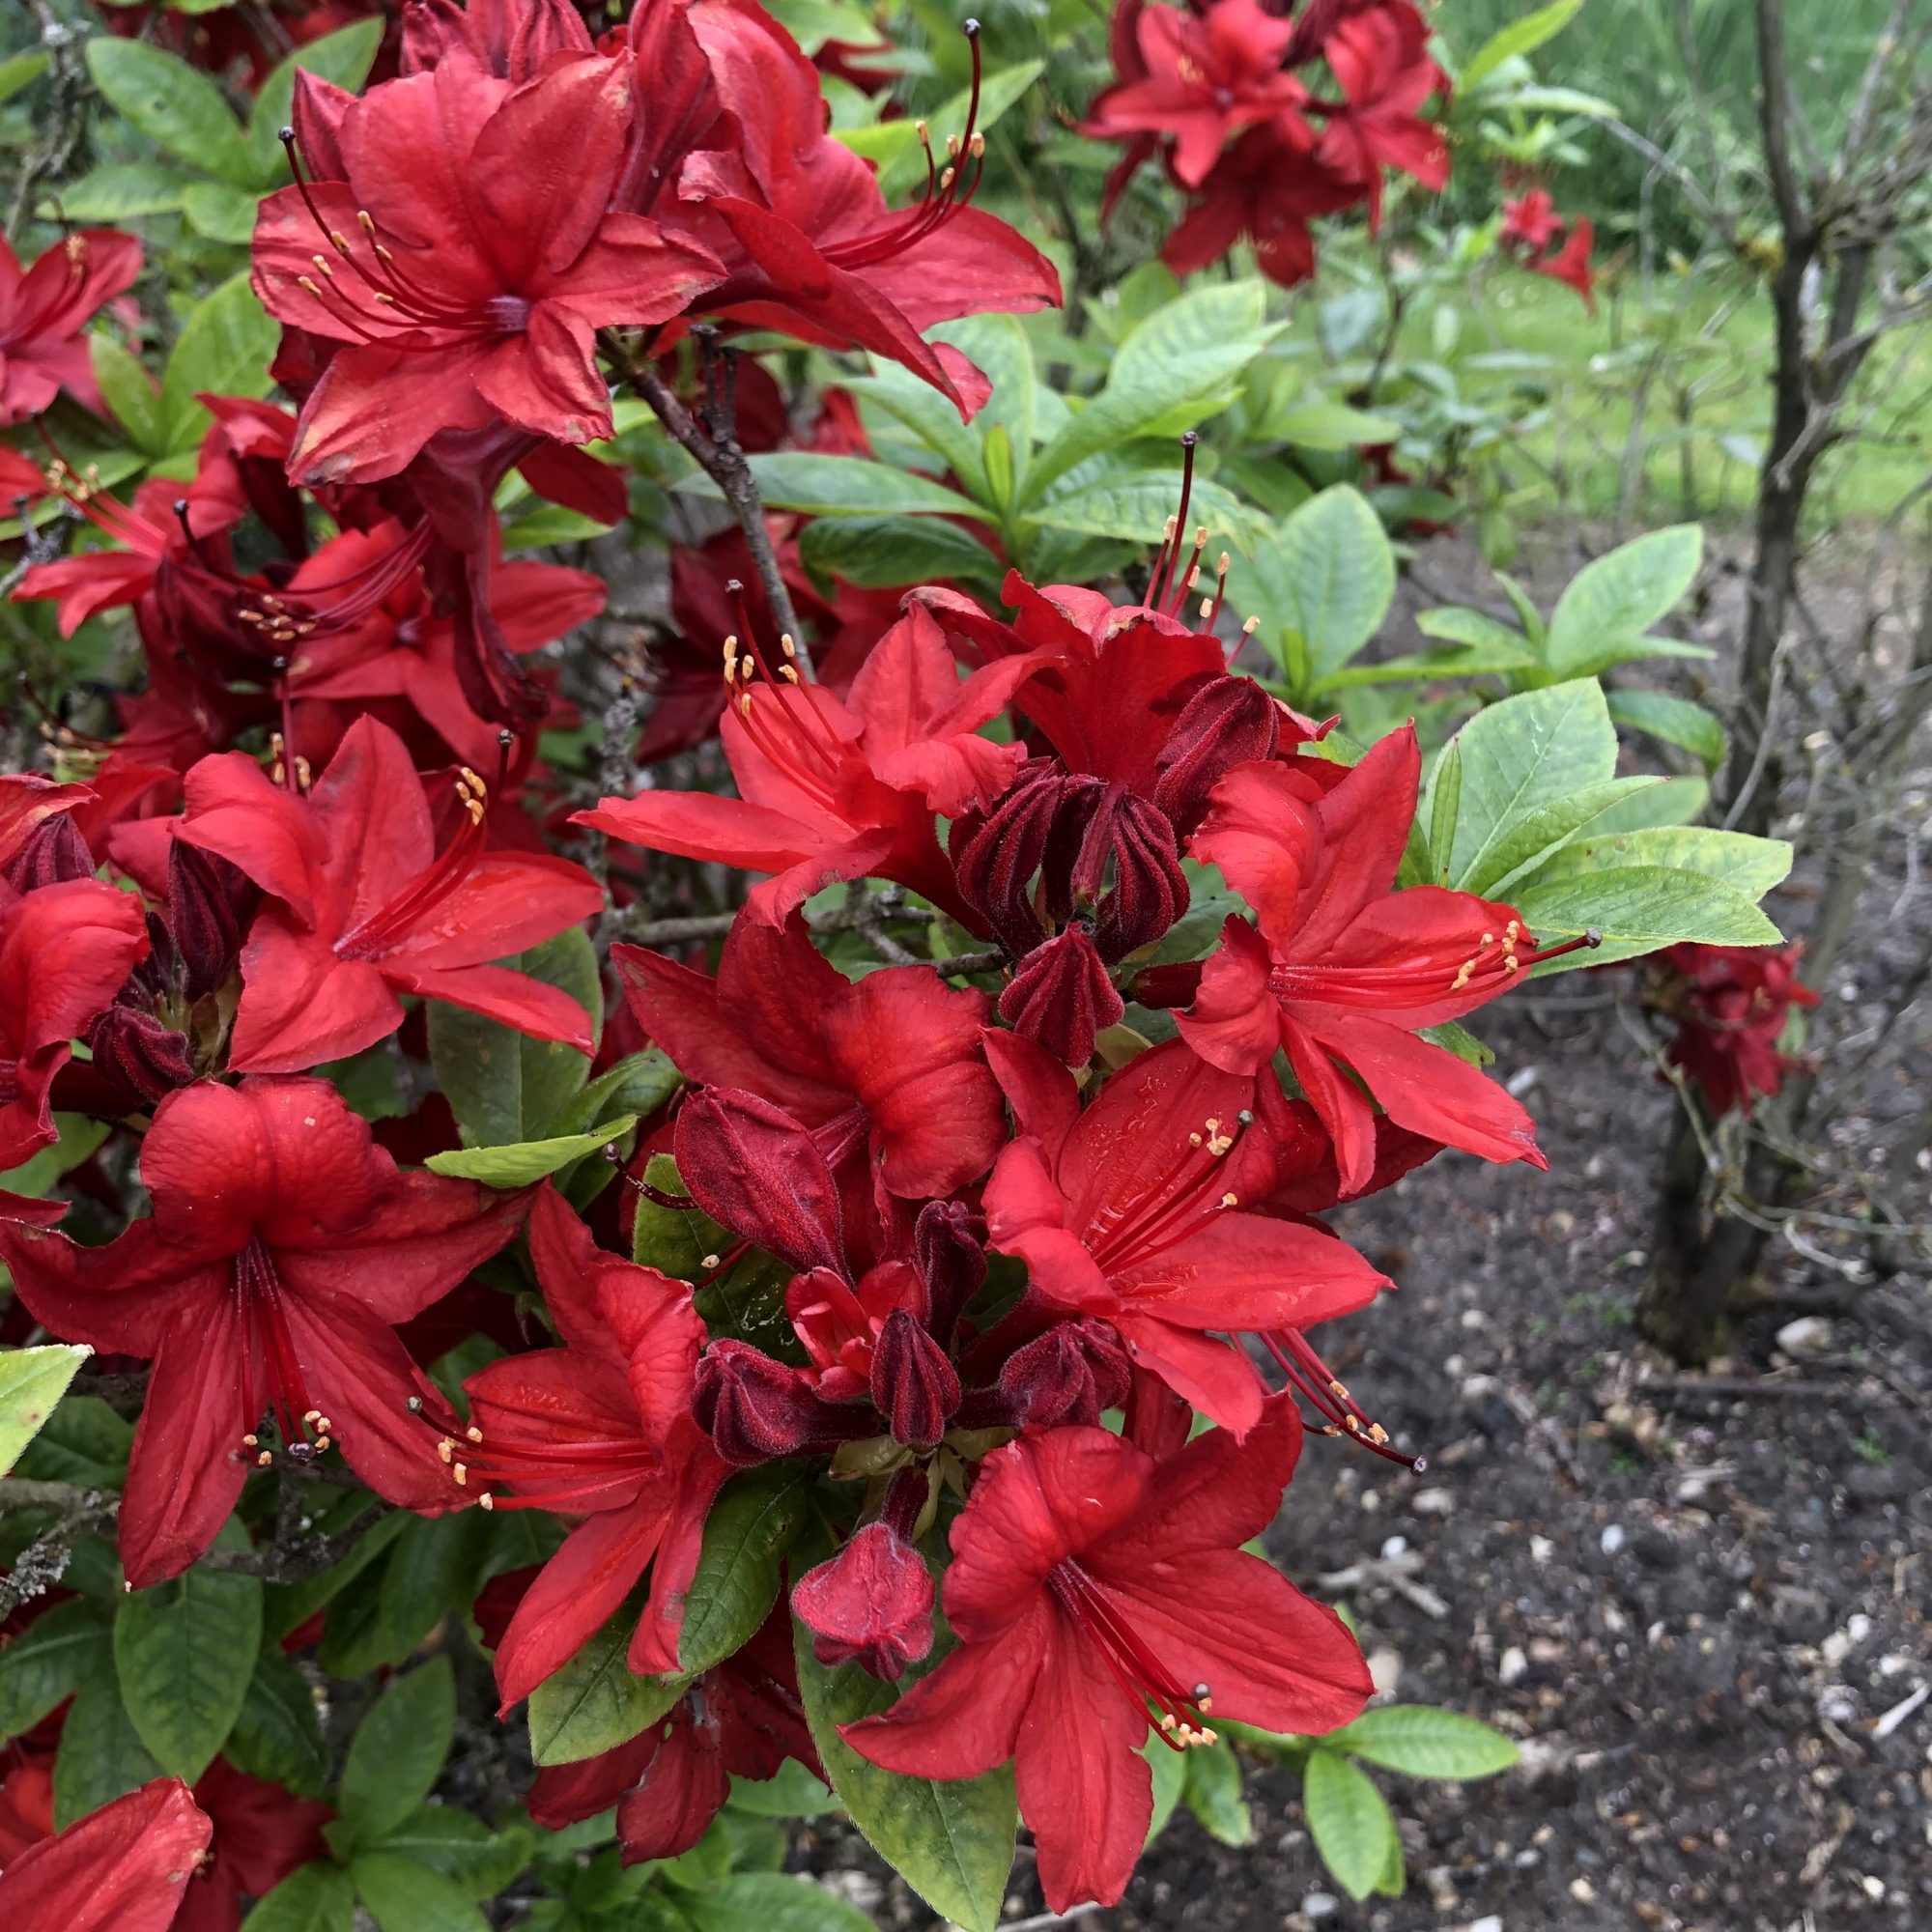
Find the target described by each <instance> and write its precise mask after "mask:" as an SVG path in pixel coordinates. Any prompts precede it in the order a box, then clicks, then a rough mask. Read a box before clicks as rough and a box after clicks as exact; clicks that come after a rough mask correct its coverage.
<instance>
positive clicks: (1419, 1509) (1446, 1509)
mask: <svg viewBox="0 0 1932 1932" xmlns="http://www.w3.org/2000/svg"><path fill="white" fill-rule="evenodd" d="M1408 1506H1409V1508H1410V1509H1412V1510H1413V1511H1414V1512H1415V1513H1416V1515H1417V1516H1447V1515H1448V1514H1449V1513H1450V1511H1452V1510H1453V1509H1454V1508H1455V1507H1456V1496H1455V1492H1453V1491H1450V1490H1418V1491H1416V1492H1415V1493H1414V1495H1412V1496H1410V1497H1409V1499H1408Z"/></svg>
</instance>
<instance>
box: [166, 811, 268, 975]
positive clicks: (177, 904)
mask: <svg viewBox="0 0 1932 1932" xmlns="http://www.w3.org/2000/svg"><path fill="white" fill-rule="evenodd" d="M248 891H249V886H248V881H247V880H246V879H245V878H244V877H243V876H242V875H241V871H240V869H239V868H238V867H235V866H232V865H230V864H229V862H228V861H227V860H226V859H223V858H220V857H218V856H216V854H214V853H213V852H204V851H202V850H201V849H200V848H199V847H198V846H194V845H190V844H188V843H187V842H186V841H185V839H181V838H177V839H175V840H174V841H173V843H172V844H170V845H169V847H168V932H169V934H170V936H171V937H172V938H173V940H174V945H175V956H176V957H177V958H178V959H179V960H180V962H181V975H182V992H183V994H184V995H185V997H186V998H187V999H189V1000H199V999H201V998H202V997H203V996H204V995H206V994H209V993H212V992H213V991H215V989H216V988H217V987H219V986H223V985H225V984H226V983H227V981H228V977H229V975H230V974H231V973H233V972H234V970H235V963H236V961H237V960H238V959H239V958H240V957H241V928H242V925H243V923H244V922H243V920H242V918H241V907H242V905H243V903H244V902H245V899H246V895H247V894H248Z"/></svg>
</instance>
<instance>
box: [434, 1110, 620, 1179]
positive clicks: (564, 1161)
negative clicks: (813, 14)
mask: <svg viewBox="0 0 1932 1932" xmlns="http://www.w3.org/2000/svg"><path fill="white" fill-rule="evenodd" d="M637 1124H638V1117H637V1115H635V1114H624V1115H621V1116H620V1117H619V1118H618V1119H616V1120H614V1121H607V1122H605V1123H604V1125H603V1126H601V1127H597V1128H594V1129H593V1130H592V1131H591V1132H589V1133H587V1134H564V1135H562V1136H561V1137H560V1138H558V1139H556V1140H548V1141H517V1142H515V1143H513V1144H512V1145H511V1146H509V1147H486V1148H461V1149H454V1150H452V1151H449V1152H447V1153H433V1154H431V1155H430V1157H429V1158H428V1160H426V1161H425V1162H424V1163H423V1165H424V1166H425V1167H427V1168H428V1169H429V1170H430V1172H431V1173H432V1174H448V1175H453V1176H455V1178H456V1179H459V1180H480V1181H482V1182H483V1183H484V1184H485V1185H486V1186H489V1187H528V1186H530V1185H531V1184H532V1183H533V1182H535V1181H539V1180H541V1179H543V1178H544V1176H545V1175H547V1174H554V1173H555V1172H556V1171H557V1169H558V1168H560V1167H568V1166H569V1165H570V1163H571V1162H572V1161H574V1160H578V1159H581V1158H582V1156H583V1155H584V1154H586V1153H595V1152H596V1151H598V1149H599V1148H604V1147H609V1146H610V1144H611V1142H612V1141H614V1140H617V1139H620V1138H621V1137H622V1136H623V1135H625V1134H627V1133H629V1132H630V1131H631V1129H632V1128H633V1127H635V1126H636V1125H637Z"/></svg>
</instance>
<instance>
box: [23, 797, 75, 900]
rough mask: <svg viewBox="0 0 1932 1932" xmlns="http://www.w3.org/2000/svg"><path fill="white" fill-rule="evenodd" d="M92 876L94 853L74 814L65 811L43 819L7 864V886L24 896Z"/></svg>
mask: <svg viewBox="0 0 1932 1932" xmlns="http://www.w3.org/2000/svg"><path fill="white" fill-rule="evenodd" d="M93 876H94V854H93V853H92V852H90V851H89V850H88V849H87V840H86V839H85V838H82V837H81V836H80V827H79V826H77V825H76V824H75V823H74V822H73V817H72V815H71V813H69V812H65V811H50V812H48V813H47V815H46V816H45V817H44V818H43V819H40V820H39V821H38V822H37V823H36V824H35V826H34V828H33V830H32V831H30V832H29V833H28V834H27V836H26V838H24V839H23V840H22V841H21V844H20V849H19V850H18V851H17V852H15V853H14V856H13V858H12V859H11V860H10V861H9V862H8V865H7V883H8V884H9V885H11V886H12V887H13V888H14V891H15V892H21V893H31V892H34V891H36V890H37V889H38V888H39V887H41V886H57V885H60V884H63V883H64V882H65V881H67V880H69V879H91V878H93Z"/></svg>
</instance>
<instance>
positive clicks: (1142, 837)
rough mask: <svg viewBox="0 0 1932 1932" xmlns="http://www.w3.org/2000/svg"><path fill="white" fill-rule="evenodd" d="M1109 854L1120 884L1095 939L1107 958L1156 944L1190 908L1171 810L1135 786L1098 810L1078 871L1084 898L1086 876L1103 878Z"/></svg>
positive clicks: (1102, 906) (1099, 910)
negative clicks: (1153, 803)
mask: <svg viewBox="0 0 1932 1932" xmlns="http://www.w3.org/2000/svg"><path fill="white" fill-rule="evenodd" d="M1109 858H1111V859H1112V861H1113V867H1114V884H1113V888H1112V890H1111V891H1109V892H1108V893H1107V894H1106V895H1105V896H1104V897H1102V898H1101V899H1100V901H1099V903H1098V905H1097V907H1096V908H1095V915H1096V916H1095V919H1094V946H1095V947H1096V948H1098V950H1099V953H1100V956H1101V958H1103V959H1107V960H1119V959H1124V958H1125V957H1126V956H1127V954H1128V953H1129V952H1138V951H1139V950H1140V949H1141V948H1142V947H1143V946H1151V945H1152V944H1153V942H1154V941H1155V940H1156V939H1158V938H1159V937H1160V936H1161V934H1162V933H1163V932H1165V931H1166V930H1167V928H1168V927H1169V926H1170V925H1172V924H1173V923H1174V922H1175V921H1176V920H1177V919H1179V917H1180V915H1181V914H1182V913H1183V912H1185V911H1186V910H1187V875H1186V874H1185V873H1184V872H1182V870H1181V869H1180V853H1179V849H1178V848H1177V847H1176V845H1175V842H1174V827H1173V826H1172V825H1170V824H1169V823H1168V822H1167V815H1166V813H1164V812H1163V811H1161V810H1158V809H1157V808H1156V807H1154V806H1151V805H1150V804H1149V803H1148V802H1147V800H1146V799H1144V798H1137V797H1136V796H1135V795H1134V794H1133V793H1132V792H1130V791H1121V792H1116V793H1115V794H1114V795H1113V796H1112V797H1111V798H1109V800H1108V801H1107V804H1106V806H1105V808H1104V809H1103V810H1100V811H1097V812H1095V813H1094V822H1093V824H1092V826H1090V827H1089V829H1088V833H1087V838H1086V839H1085V841H1084V842H1083V844H1082V847H1081V853H1080V863H1079V865H1078V867H1076V868H1075V874H1074V884H1075V889H1076V891H1077V892H1079V893H1080V895H1081V896H1082V897H1085V896H1086V892H1085V890H1084V881H1085V879H1086V878H1089V877H1092V878H1094V879H1095V880H1096V881H1097V878H1098V875H1099V872H1100V871H1101V869H1102V867H1103V866H1104V863H1105V860H1106V859H1109Z"/></svg>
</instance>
